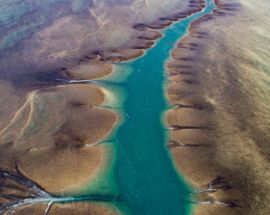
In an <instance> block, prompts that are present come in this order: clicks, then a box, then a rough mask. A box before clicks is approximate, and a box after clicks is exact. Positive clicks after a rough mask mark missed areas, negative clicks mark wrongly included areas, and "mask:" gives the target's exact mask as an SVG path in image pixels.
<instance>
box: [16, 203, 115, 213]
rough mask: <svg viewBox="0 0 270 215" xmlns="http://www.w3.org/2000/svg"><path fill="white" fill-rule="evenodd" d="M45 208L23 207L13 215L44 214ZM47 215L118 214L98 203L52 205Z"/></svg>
mask: <svg viewBox="0 0 270 215" xmlns="http://www.w3.org/2000/svg"><path fill="white" fill-rule="evenodd" d="M47 207H48V205H45V204H39V205H34V206H29V207H24V208H22V209H20V210H16V211H14V212H13V214H20V215H29V214H44V211H45V210H46V208H47ZM48 214H50V215H59V214H66V215H72V214H76V215H85V214H88V215H100V214H102V215H103V214H104V215H116V214H118V212H117V210H115V209H113V208H112V207H107V206H106V205H104V204H102V205H101V204H98V203H67V204H55V205H52V206H51V208H50V210H49V212H48Z"/></svg>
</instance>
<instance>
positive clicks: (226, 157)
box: [167, 0, 270, 215]
mask: <svg viewBox="0 0 270 215" xmlns="http://www.w3.org/2000/svg"><path fill="white" fill-rule="evenodd" d="M216 3H217V5H218V7H217V9H216V10H215V11H214V13H212V14H209V15H207V16H205V17H203V18H202V19H200V20H198V21H195V22H194V23H193V24H192V25H191V28H190V32H189V35H188V36H187V37H185V38H184V39H182V40H181V41H180V42H179V43H178V45H177V48H176V49H175V50H174V51H173V52H172V59H171V60H170V61H169V62H168V64H167V71H168V75H169V80H170V84H169V86H168V88H167V92H168V97H169V100H170V101H171V103H172V104H174V107H173V109H172V110H170V111H169V112H168V115H167V122H168V126H169V127H170V126H183V125H185V126H189V127H195V126H202V127H204V128H207V129H174V130H172V131H171V142H170V144H169V146H170V149H171V151H172V155H173V157H174V158H175V165H176V166H177V168H178V169H179V170H180V171H181V173H182V174H183V175H184V176H185V177H186V179H187V180H188V181H190V182H191V184H192V185H193V186H194V188H195V190H197V192H195V193H194V194H193V195H191V199H192V201H194V203H195V205H197V206H196V207H195V208H194V213H195V214H198V215H199V214H200V215H202V214H203V215H212V214H213V215H214V214H222V215H223V214H224V215H225V214H226V215H230V214H233V215H236V214H237V215H239V214H243V215H248V214H250V215H254V214H256V215H257V214H258V215H264V214H269V213H270V207H269V204H268V203H267V202H269V193H270V184H269V178H270V175H269V169H270V163H269V132H268V130H269V123H268V122H269V117H270V113H269V109H267V107H268V106H269V104H270V101H269V99H268V98H267V96H266V95H267V94H269V86H268V85H267V84H265V82H267V81H269V80H270V79H269V74H266V73H265V72H266V71H267V69H268V70H269V68H270V65H269V62H268V61H266V58H267V54H266V53H269V50H270V47H269V45H268V44H269V43H268V42H267V41H268V40H269V37H268V36H265V35H269V31H270V29H269V25H268V24H269V22H268V20H269V19H268V18H267V17H266V14H267V11H268V10H269V5H267V2H266V1H265V0H260V1H257V2H256V5H255V4H253V3H252V2H251V1H242V0H235V1H228V0H219V1H216ZM262 20H264V21H262ZM266 23H268V24H266ZM251 29H256V30H251ZM262 32H264V33H263V34H262ZM247 35H249V36H247ZM263 35H264V36H263ZM262 65H264V66H263V67H262ZM183 80H189V82H185V81H183ZM191 83H192V84H191Z"/></svg>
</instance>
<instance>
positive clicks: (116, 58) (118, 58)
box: [18, 0, 203, 193]
mask: <svg viewBox="0 0 270 215" xmlns="http://www.w3.org/2000/svg"><path fill="white" fill-rule="evenodd" d="M196 2H198V3H196ZM196 2H195V3H194V1H191V3H192V7H191V8H192V10H190V11H189V12H183V13H180V14H177V15H175V16H174V17H168V18H162V20H159V21H158V22H157V23H152V24H150V25H147V26H146V27H145V26H144V28H145V29H144V30H145V32H143V33H145V35H147V34H149V29H151V30H150V31H152V29H161V28H164V27H167V26H168V25H170V24H172V23H173V21H176V20H175V19H176V18H177V19H181V18H185V17H187V16H189V15H190V14H193V13H195V12H197V11H200V10H201V9H202V8H203V3H202V2H203V1H202V0H201V1H196ZM198 5H199V7H198V8H196V9H194V8H195V7H197V6H198ZM189 13H190V14H189ZM166 19H169V21H166ZM144 30H143V31H144ZM154 34H155V35H154V36H153V35H151V36H150V37H149V36H143V37H142V36H141V38H139V39H140V40H141V41H144V40H147V41H146V42H145V43H144V44H143V45H142V46H140V47H139V48H140V49H138V46H136V47H135V48H134V49H132V50H131V51H129V50H125V51H123V50H120V51H119V50H118V51H109V52H104V53H100V52H98V53H97V52H96V53H93V56H92V57H91V56H90V57H89V56H87V57H85V58H83V59H81V62H82V63H83V65H85V66H88V63H91V61H94V62H95V61H96V63H97V64H99V63H100V61H101V62H103V61H105V62H110V63H117V62H123V61H129V60H131V59H134V58H137V57H139V56H141V55H142V54H143V50H144V49H148V48H151V47H152V46H153V44H154V42H153V40H156V39H158V38H159V37H160V36H161V34H158V33H156V32H155V33H154ZM149 41H150V42H149ZM97 67H99V68H100V67H102V65H98V66H97ZM109 67H110V68H109V69H108V68H105V69H104V70H102V72H101V73H100V74H97V75H95V76H88V74H86V72H85V68H73V67H72V70H71V71H69V70H70V68H68V69H67V68H63V69H61V73H63V74H64V76H66V77H67V80H69V79H70V80H72V79H75V80H81V79H90V78H91V79H92V78H94V79H99V78H104V77H106V76H108V75H110V74H111V72H112V70H113V69H112V66H111V65H109ZM73 69H74V70H75V71H74V70H73ZM77 69H78V70H77ZM88 69H89V68H87V71H88ZM76 70H77V71H79V72H78V73H77V74H76ZM93 70H95V68H94V69H93ZM95 71H97V70H95ZM73 86H77V87H78V89H79V88H80V87H81V88H82V89H83V88H84V87H87V84H81V85H78V84H76V85H73V84H70V85H65V84H63V85H61V86H60V88H61V87H63V88H65V87H66V88H72V87H73ZM95 87H96V88H98V89H100V87H99V86H98V85H96V86H95ZM54 88H59V87H49V89H46V87H44V88H43V89H42V90H41V92H42V93H43V92H45V93H53V91H54ZM101 88H102V87H101ZM80 96H81V95H73V98H72V99H71V103H72V105H71V107H70V106H69V105H68V108H70V109H71V110H73V109H74V108H75V109H77V108H79V110H80V111H83V109H84V108H85V107H89V105H90V107H91V109H99V108H98V106H99V105H100V104H101V103H102V102H98V103H96V104H89V103H88V101H87V100H85V99H86V98H84V93H83V96H82V98H81V99H80ZM92 96H94V94H92ZM103 96H104V95H103ZM94 97H95V96H94ZM67 98H68V97H67ZM87 99H88V98H87ZM103 101H104V97H103ZM96 106H97V107H96ZM102 109H103V108H102ZM104 110H105V109H104ZM80 114H82V112H81V113H80ZM100 114H101V115H103V114H105V112H103V111H102V112H101V113H100ZM107 114H109V112H107ZM109 115H110V116H109V117H110V118H114V120H110V122H109V124H112V125H111V126H109V127H110V128H109V127H106V129H105V130H106V131H105V130H104V131H103V133H104V134H105V135H104V134H103V135H101V136H102V138H101V137H97V138H96V139H97V140H101V139H104V137H105V139H106V137H107V136H108V134H109V133H110V131H111V130H112V129H115V127H116V126H117V120H116V119H117V115H116V113H113V115H114V116H112V112H111V111H110V114H109ZM105 118H106V117H105ZM105 121H106V119H104V122H105ZM112 121H113V122H112ZM98 129H100V128H98ZM86 130H89V129H88V128H87V129H86ZM65 132H66V131H65ZM65 132H64V133H65ZM68 132H70V130H68ZM68 136H69V135H68ZM97 136H100V135H98V134H97ZM84 138H85V137H84ZM84 138H83V139H84ZM65 139H66V136H65V137H63V138H62V137H61V142H63V141H64V142H65ZM75 139H76V141H75V142H76V144H75V145H74V148H77V147H79V148H80V147H84V146H85V144H89V143H90V144H92V143H93V142H94V143H95V141H90V142H89V143H85V140H83V141H82V140H81V139H80V137H79V138H78V137H76V138H75ZM86 139H87V138H86ZM81 142H83V144H82V143H81ZM77 144H78V145H77ZM60 145H61V147H60V148H62V143H61V144H60ZM64 145H65V144H64ZM68 147H70V146H68ZM72 147H73V146H72ZM95 147H96V146H95ZM98 147H102V146H98ZM76 150H77V149H76ZM102 150H103V149H102ZM42 151H43V149H42V150H41V152H42ZM94 153H96V152H94ZM104 154H106V152H104V151H103V152H101V155H100V156H99V157H98V159H101V158H102V157H105V155H104ZM41 160H42V159H41ZM105 160H106V159H105ZM99 161H100V162H101V163H103V162H104V159H103V158H102V159H101V160H99ZM29 162H32V161H31V160H30V161H29ZM41 162H43V161H41ZM100 162H99V163H100ZM26 163H27V162H26ZM18 164H20V162H19V163H18ZM103 164H104V163H103ZM22 165H23V164H22ZM27 165H28V164H27ZM101 166H102V169H103V168H105V167H104V166H103V165H101ZM101 166H99V167H98V166H97V165H95V167H96V168H98V169H99V168H101ZM28 167H30V165H29V166H28ZM33 170H34V169H33ZM33 170H29V172H31V171H33ZM96 171H97V172H100V171H102V170H100V169H99V170H96ZM87 172H88V171H87ZM91 172H92V171H91ZM94 172H95V171H94ZM34 174H36V173H33V174H31V173H30V174H26V175H27V176H28V177H29V178H32V179H33V180H34V179H36V176H35V175H34ZM41 175H42V174H41ZM97 175H98V174H97ZM39 177H40V176H38V178H39ZM96 177H97V176H96V174H94V175H93V178H96ZM87 180H89V179H87ZM34 181H37V182H39V184H41V185H43V183H42V180H40V179H36V180H34ZM59 183H60V181H59ZM83 184H85V182H83ZM79 186H80V185H79ZM79 186H78V187H79ZM45 188H48V190H51V191H52V192H54V193H57V192H55V191H56V190H55V189H56V188H57V186H56V185H55V187H53V189H50V188H49V187H48V186H47V185H45ZM59 192H60V193H61V192H63V190H62V188H61V189H60V190H59Z"/></svg>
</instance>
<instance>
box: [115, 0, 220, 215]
mask: <svg viewBox="0 0 270 215" xmlns="http://www.w3.org/2000/svg"><path fill="white" fill-rule="evenodd" d="M214 8H215V3H214V2H213V0H207V4H206V7H205V9H204V10H203V11H200V12H198V13H196V14H193V15H191V16H189V17H188V18H186V19H184V20H181V21H179V22H176V23H174V24H173V25H172V26H170V27H169V28H167V29H165V30H164V31H163V33H164V37H163V38H161V39H160V40H159V41H157V43H156V45H155V46H154V47H153V48H152V49H150V50H148V51H147V52H146V53H145V55H144V56H142V57H140V58H138V59H136V60H134V61H131V62H128V63H125V65H127V66H129V67H132V70H133V72H132V73H131V74H130V75H129V76H128V78H127V79H126V81H125V83H124V88H125V90H126V94H127V99H126V101H125V103H124V104H123V110H122V112H123V113H124V114H123V115H124V118H125V119H124V122H123V124H122V125H121V126H120V127H119V128H118V129H117V131H116V146H115V147H116V150H117V160H116V164H115V170H114V171H115V180H116V184H117V186H118V189H119V193H120V196H121V199H122V202H123V203H124V204H125V205H126V207H127V208H128V210H129V213H130V214H132V215H183V214H189V211H190V209H189V208H190V205H189V203H188V201H187V199H188V196H189V193H190V189H189V187H188V185H187V184H186V183H185V182H184V180H183V179H182V178H181V177H180V176H179V174H178V173H177V170H176V169H175V168H174V166H173V163H172V158H171V157H170V155H169V152H168V149H167V146H166V142H167V140H168V131H167V130H166V127H165V126H164V123H163V113H164V112H165V111H166V110H167V109H168V108H169V104H168V102H167V100H166V97H165V89H164V85H165V82H166V72H165V62H166V61H167V60H168V58H169V57H170V52H171V51H172V50H173V48H174V46H175V44H176V42H177V41H178V40H179V39H181V38H182V37H183V36H184V35H185V34H186V33H187V30H188V28H189V25H190V23H191V22H192V21H194V20H196V19H198V18H200V17H202V16H203V15H206V14H208V13H211V12H212V10H213V9H214Z"/></svg>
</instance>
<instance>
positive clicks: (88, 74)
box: [65, 61, 113, 80]
mask: <svg viewBox="0 0 270 215" xmlns="http://www.w3.org/2000/svg"><path fill="white" fill-rule="evenodd" d="M112 70H113V66H112V65H111V64H109V63H102V62H99V61H96V62H91V63H81V64H79V65H77V66H74V67H73V68H69V69H66V70H65V73H66V75H67V76H68V77H70V78H71V79H73V80H76V79H84V80H90V79H96V78H101V77H104V76H107V75H109V74H110V73H111V72H112Z"/></svg>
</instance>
